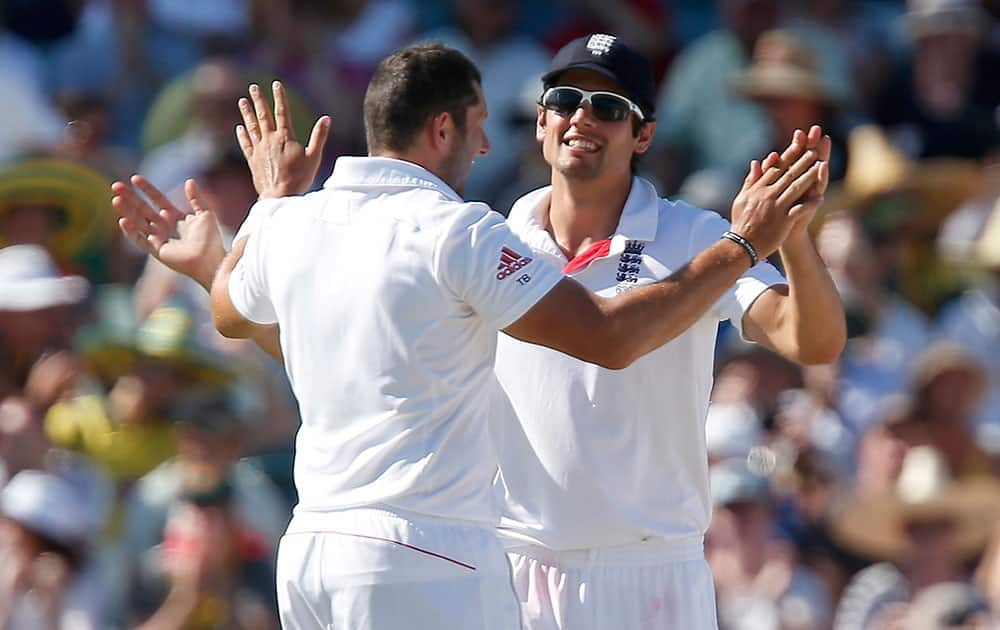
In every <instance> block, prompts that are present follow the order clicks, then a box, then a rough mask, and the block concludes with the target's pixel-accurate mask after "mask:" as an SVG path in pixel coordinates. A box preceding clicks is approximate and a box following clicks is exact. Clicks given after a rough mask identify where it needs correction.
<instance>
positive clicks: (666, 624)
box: [508, 538, 718, 630]
mask: <svg viewBox="0 0 1000 630" xmlns="http://www.w3.org/2000/svg"><path fill="white" fill-rule="evenodd" d="M508 558H509V559H510V563H511V568H512V570H513V573H514V588H515V590H516V591H517V596H518V599H519V600H520V603H521V615H522V619H523V622H524V629H525V630H611V629H614V630H717V628H718V621H717V620H716V613H715V583H714V582H713V579H712V571H711V569H709V566H708V562H706V561H705V552H704V549H703V544H702V540H701V539H700V538H699V539H698V540H696V541H695V540H692V541H684V542H681V543H677V542H669V543H668V542H666V541H661V540H648V541H646V542H642V543H637V544H634V545H625V546H620V547H605V548H599V549H587V550H574V551H552V550H549V549H545V548H543V547H535V546H524V547H516V548H514V549H509V550H508Z"/></svg>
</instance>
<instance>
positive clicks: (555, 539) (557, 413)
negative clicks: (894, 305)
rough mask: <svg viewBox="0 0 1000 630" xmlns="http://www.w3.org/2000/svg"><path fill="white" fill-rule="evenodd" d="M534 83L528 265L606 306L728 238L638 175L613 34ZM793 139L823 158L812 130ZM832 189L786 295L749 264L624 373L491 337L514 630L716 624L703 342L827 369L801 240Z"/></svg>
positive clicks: (792, 261) (790, 254) (559, 59)
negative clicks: (722, 333) (538, 184)
mask: <svg viewBox="0 0 1000 630" xmlns="http://www.w3.org/2000/svg"><path fill="white" fill-rule="evenodd" d="M543 83H544V85H543V86H542V91H543V93H542V96H541V99H540V106H539V108H538V118H537V139H538V141H539V142H540V143H541V146H542V152H543V154H544V157H545V159H546V161H547V162H548V163H549V164H550V165H551V167H552V185H551V186H548V187H545V188H543V189H540V190H537V191H534V192H532V193H529V194H528V195H526V196H524V197H523V198H521V199H520V200H519V201H517V202H516V203H515V204H514V206H513V208H512V210H511V212H510V215H509V217H508V224H509V225H510V227H511V230H512V231H513V232H514V233H515V234H516V235H518V236H520V237H521V238H522V239H523V240H524V241H525V242H526V243H528V245H529V246H530V247H531V254H530V255H531V256H532V257H535V258H539V259H542V260H545V261H548V262H550V263H552V264H553V265H556V266H559V267H560V268H562V269H563V273H564V274H566V275H567V276H568V277H571V278H573V279H575V280H577V281H578V282H580V283H582V284H583V285H584V286H586V287H587V288H588V289H590V290H591V291H593V292H594V293H596V294H597V295H600V296H609V297H610V296H614V295H616V294H622V293H623V292H624V293H626V294H627V293H628V292H632V291H635V290H639V289H638V288H639V287H643V286H645V285H648V284H649V283H652V282H656V281H657V280H659V279H661V278H664V277H668V276H670V275H671V274H674V273H677V272H678V271H679V270H683V269H684V268H685V266H686V265H688V264H689V261H691V260H692V258H693V257H694V256H696V255H697V254H698V252H701V251H703V250H705V248H707V247H710V246H712V244H713V243H715V242H716V241H718V239H719V238H720V237H723V235H724V234H725V233H727V230H730V229H733V230H736V231H738V229H737V228H730V226H729V224H728V223H727V222H726V221H725V220H724V219H723V218H721V217H720V216H719V215H717V214H715V213H713V212H709V211H705V210H701V209H698V208H694V207H691V206H689V205H687V204H684V203H681V202H671V201H668V200H666V199H661V198H660V196H659V195H658V194H657V192H656V190H655V189H654V187H653V185H652V184H651V183H650V182H648V181H647V180H645V179H642V178H640V177H636V176H634V175H633V173H632V169H631V168H630V162H631V161H632V160H633V159H634V158H635V156H636V155H638V154H641V153H643V152H645V151H646V150H647V149H648V148H649V144H650V140H651V138H652V137H653V132H654V129H655V122H653V116H654V110H653V107H654V105H653V104H654V96H655V95H654V88H653V76H652V73H651V71H650V69H649V65H648V64H647V63H646V61H645V59H643V57H642V56H641V55H639V54H638V53H637V52H635V51H634V50H632V49H631V48H629V47H628V46H627V45H625V44H623V43H622V42H621V41H620V40H618V39H617V38H615V37H613V36H610V35H591V36H588V37H583V38H580V39H578V40H575V41H573V42H571V43H570V44H567V45H566V46H565V47H564V48H563V49H562V50H560V51H559V52H558V53H557V54H556V56H555V58H554V59H553V62H552V65H551V68H550V71H549V72H548V73H547V74H546V75H545V76H544V78H543ZM796 141H797V142H803V143H806V144H807V145H808V146H811V147H815V148H816V149H817V150H818V151H819V152H820V153H821V155H822V156H823V158H824V159H825V158H827V157H828V156H829V150H830V149H829V140H828V139H825V138H822V136H821V131H820V130H819V129H818V128H813V129H812V130H811V132H810V134H809V135H806V134H803V133H801V132H800V133H799V134H797V137H796ZM778 157H779V156H776V155H772V156H770V157H769V158H768V160H767V162H766V164H768V165H771V164H774V163H775V160H777V158H778ZM825 184H826V180H825V179H824V180H823V181H822V182H821V183H820V184H819V185H818V186H817V187H816V188H814V189H813V190H812V191H811V192H810V195H811V198H810V199H809V200H808V201H807V205H808V207H809V210H808V212H806V213H804V214H803V215H802V217H801V218H800V220H798V221H797V222H796V225H795V226H794V227H793V229H792V231H791V233H790V235H789V237H788V238H787V239H786V240H785V241H784V242H783V244H782V246H781V248H780V250H779V251H780V252H781V256H782V261H783V263H784V266H785V269H786V272H787V273H788V279H787V280H786V279H785V278H784V277H782V275H781V274H780V273H779V272H778V271H777V270H776V269H775V268H774V267H772V266H771V265H770V264H768V263H767V262H766V261H761V262H756V260H755V261H754V262H755V263H756V264H754V265H753V267H752V268H750V269H749V270H748V271H746V272H745V273H744V274H742V275H741V276H740V277H739V278H738V279H737V280H736V281H735V283H734V284H732V285H731V286H730V287H727V289H726V290H725V291H724V292H723V293H722V294H721V295H720V296H719V298H718V299H717V300H716V301H714V303H713V304H711V305H709V306H708V307H706V308H705V309H704V310H703V311H701V312H700V313H699V314H698V316H697V318H695V319H696V321H694V322H693V324H692V325H691V326H690V327H688V328H687V329H686V330H685V331H684V332H682V333H681V334H679V335H677V336H676V337H675V338H674V339H672V340H671V341H670V343H668V344H666V345H665V346H663V347H661V348H658V349H656V350H654V351H652V352H651V353H649V354H647V355H646V356H644V357H642V358H640V359H638V360H636V361H635V362H634V363H632V364H631V365H630V366H628V367H626V368H624V369H622V370H618V371H614V370H608V369H605V368H603V367H601V366H599V365H594V364H593V363H587V362H584V361H580V360H578V359H575V358H573V357H570V356H567V355H565V354H562V353H559V352H553V351H551V350H549V349H547V348H544V347H540V346H536V345H531V344H526V343H523V342H521V341H519V340H518V339H515V338H513V337H510V336H507V335H500V339H499V343H498V347H497V361H496V374H497V378H498V380H499V381H500V383H501V385H502V387H503V389H504V390H505V391H506V393H507V395H508V397H509V400H510V403H511V405H512V407H513V412H514V413H513V416H514V417H515V418H516V421H514V420H512V421H508V422H498V423H497V431H498V432H499V436H500V437H499V439H498V441H497V451H498V454H499V458H500V472H501V477H500V482H499V483H498V484H497V491H498V495H499V497H500V500H501V502H502V505H503V514H502V517H501V525H500V532H501V537H502V538H503V540H504V542H505V544H506V546H507V547H508V549H509V552H510V558H511V565H512V568H513V575H514V583H515V588H516V590H517V593H518V597H519V599H520V602H521V606H522V611H523V614H524V619H525V626H526V628H528V629H529V630H556V629H565V630H600V629H606V628H615V629H616V630H640V629H644V628H684V629H689V628H690V629H697V630H704V629H710V628H716V626H717V623H716V616H715V595H714V586H713V581H712V575H711V572H710V570H709V567H708V565H707V563H706V561H705V558H704V552H703V547H702V540H703V536H704V533H705V531H706V529H707V527H708V524H709V519H710V516H711V506H712V500H711V496H710V492H709V484H708V456H707V450H706V446H705V417H706V414H707V411H708V404H709V395H710V393H711V388H712V375H713V358H714V350H715V340H716V331H717V329H718V324H719V322H720V321H721V320H729V321H731V322H732V323H733V325H734V326H735V327H736V328H737V329H738V330H739V331H740V332H741V333H742V334H743V336H744V337H745V338H747V339H749V340H752V341H756V342H759V343H761V344H763V345H765V346H766V347H768V348H770V349H772V350H774V351H776V352H779V353H780V354H782V355H783V356H785V357H788V358H789V359H792V360H793V361H797V362H800V363H824V362H832V361H834V360H835V359H836V357H837V356H838V355H839V353H840V351H841V349H842V347H843V345H844V342H845V338H846V333H845V326H844V314H843V310H842V307H841V304H840V300H839V298H838V295H837V293H836V291H835V289H834V286H833V283H832V281H831V279H830V277H829V275H828V274H827V272H826V270H825V267H824V265H823V264H822V261H821V260H820V258H819V256H818V255H817V254H816V252H815V250H814V248H813V246H812V244H811V242H810V240H809V237H808V235H807V234H806V230H805V228H806V226H807V225H808V223H809V220H810V219H811V218H812V213H814V212H815V211H816V209H817V208H818V206H819V203H820V202H821V201H822V193H823V190H824V188H825ZM741 202H742V199H740V198H739V197H738V198H737V200H736V202H735V203H734V206H733V216H734V217H739V215H740V208H739V207H738V204H740V203H741ZM758 255H759V252H758ZM695 290H697V289H695Z"/></svg>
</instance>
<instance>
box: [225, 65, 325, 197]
mask: <svg viewBox="0 0 1000 630" xmlns="http://www.w3.org/2000/svg"><path fill="white" fill-rule="evenodd" d="M272 91H273V92H274V113H273V114H272V113H271V108H270V106H269V105H268V104H267V100H266V99H265V98H264V95H263V94H262V93H261V90H260V86H258V85H256V84H252V85H251V86H250V98H249V99H247V98H241V99H240V100H239V107H240V114H241V115H242V116H243V124H242V125H237V126H236V139H237V140H238V141H239V143H240V149H242V150H243V157H245V158H246V160H247V164H248V165H249V166H250V173H251V174H252V175H253V185H254V188H256V189H257V194H258V195H260V196H261V197H262V198H264V197H274V198H277V197H287V196H289V195H301V194H302V193H304V192H306V191H307V190H309V187H310V186H311V185H312V183H313V180H314V179H315V178H316V171H317V170H319V163H320V160H321V159H322V158H323V146H324V145H325V144H326V138H327V135H328V134H329V132H330V117H329V116H321V117H320V118H319V119H318V120H317V121H316V124H315V125H313V129H312V133H311V134H310V136H309V144H307V145H306V146H305V147H303V146H302V145H301V144H300V143H299V142H298V140H296V139H295V131H294V130H293V129H292V121H291V115H290V113H289V109H288V97H287V95H286V94H285V88H284V86H283V85H282V84H281V82H280V81H275V82H274V84H273V85H272Z"/></svg>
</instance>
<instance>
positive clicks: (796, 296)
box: [773, 234, 847, 364]
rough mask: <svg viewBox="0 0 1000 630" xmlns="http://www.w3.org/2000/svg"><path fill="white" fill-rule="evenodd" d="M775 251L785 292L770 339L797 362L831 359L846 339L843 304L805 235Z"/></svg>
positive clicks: (782, 352)
mask: <svg viewBox="0 0 1000 630" xmlns="http://www.w3.org/2000/svg"><path fill="white" fill-rule="evenodd" d="M779 252H780V254H781V261H782V263H783V265H784V267H785V275H786V277H787V278H788V296H787V297H786V298H785V299H783V300H782V301H781V305H780V310H781V313H780V315H779V318H780V326H779V327H778V328H777V330H776V334H775V336H774V339H773V342H774V344H775V345H776V346H777V350H778V351H779V352H780V353H781V354H782V355H784V356H785V357H787V358H789V359H791V360H793V361H796V362H798V363H801V364H818V363H832V362H833V361H836V360H837V357H839V356H840V353H841V351H843V349H844V344H845V343H846V340H847V325H846V323H845V319H844V307H843V304H842V303H841V301H840V295H839V294H838V293H837V288H836V287H835V286H834V284H833V279H832V278H831V277H830V274H829V272H828V271H827V270H826V266H825V265H824V264H823V260H822V259H821V258H820V257H819V254H818V253H817V252H816V248H815V247H814V246H813V244H812V241H811V240H810V239H809V237H808V236H807V235H805V234H802V235H801V236H799V237H798V238H795V239H789V242H786V244H785V245H784V246H782V248H781V249H780V250H779Z"/></svg>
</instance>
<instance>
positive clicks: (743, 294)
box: [690, 210, 788, 341]
mask: <svg viewBox="0 0 1000 630" xmlns="http://www.w3.org/2000/svg"><path fill="white" fill-rule="evenodd" d="M729 228H730V224H729V221H726V220H725V219H723V218H722V217H721V216H719V215H718V214H716V213H714V212H710V211H707V210H705V211H703V213H702V214H701V215H700V216H699V217H698V218H696V219H695V224H694V229H693V230H692V233H691V251H690V255H691V257H692V258H693V257H694V256H695V255H696V254H698V252H700V251H702V250H704V249H706V248H708V247H709V246H711V245H712V244H714V243H715V242H716V241H718V240H719V239H720V238H721V237H722V233H723V232H725V231H726V230H728V229H729ZM779 284H788V281H787V280H785V277H784V276H783V275H781V272H780V271H778V270H777V269H776V268H775V267H774V265H772V264H771V263H769V262H767V261H766V260H762V261H760V262H759V263H757V264H756V265H754V266H753V267H751V268H750V269H749V270H748V271H747V272H746V273H744V274H743V275H742V276H740V278H739V279H738V280H737V281H736V283H735V284H733V286H732V287H730V288H729V289H727V290H726V292H725V293H723V294H722V297H720V298H719V299H718V301H716V303H715V304H714V305H713V306H712V313H713V314H714V315H715V316H716V317H717V318H718V319H719V320H726V319H728V320H729V322H730V323H731V324H732V325H733V326H735V327H736V329H737V330H738V331H740V336H743V314H744V313H746V312H747V309H749V308H750V306H751V305H752V304H753V303H754V302H755V301H756V300H757V298H758V297H760V294H761V293H763V292H764V291H766V290H767V289H768V288H769V287H773V286H775V285H779ZM744 339H745V337H744ZM748 341H749V340H748Z"/></svg>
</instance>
